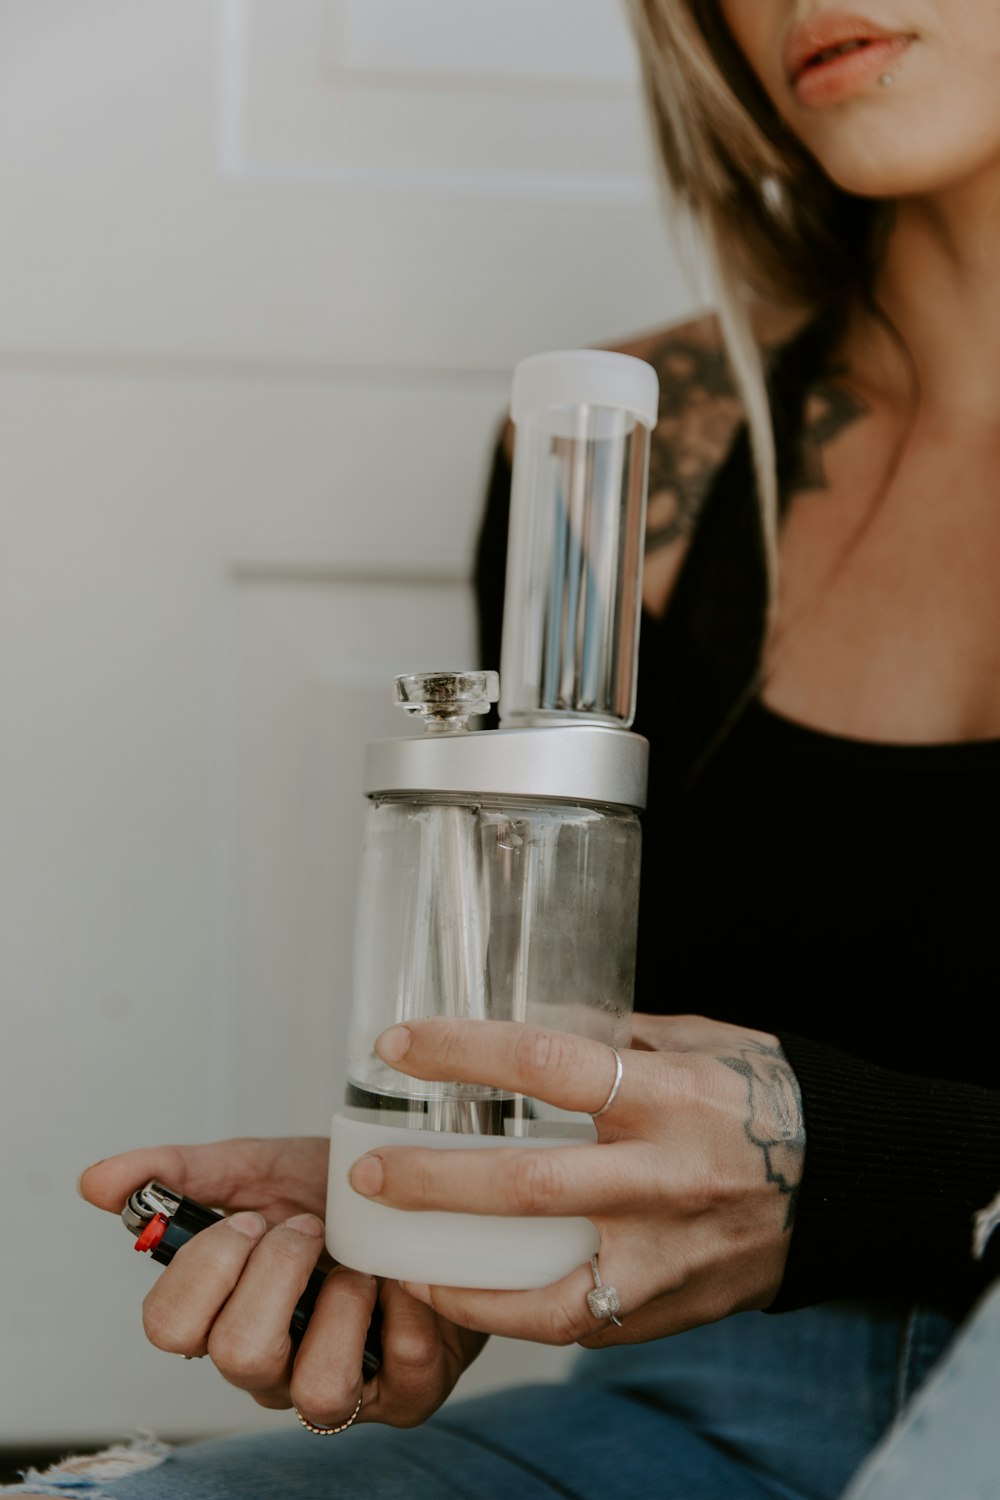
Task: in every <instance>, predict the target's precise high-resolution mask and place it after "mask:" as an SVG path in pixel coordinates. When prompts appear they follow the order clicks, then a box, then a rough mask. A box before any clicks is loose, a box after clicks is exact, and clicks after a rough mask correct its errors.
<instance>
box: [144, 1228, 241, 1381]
mask: <svg viewBox="0 0 1000 1500" xmlns="http://www.w3.org/2000/svg"><path fill="white" fill-rule="evenodd" d="M266 1228H267V1225H266V1223H265V1222H264V1220H263V1219H262V1218H261V1216H260V1214H255V1213H241V1214H235V1215H233V1217H232V1218H230V1219H222V1220H220V1222H219V1223H218V1224H213V1225H211V1227H210V1228H208V1229H205V1230H203V1231H202V1232H201V1233H200V1234H197V1235H195V1237H194V1238H193V1239H191V1240H189V1241H188V1242H187V1244H186V1245H182V1246H181V1248H180V1249H179V1250H178V1251H177V1254H176V1255H175V1256H174V1258H173V1260H172V1261H171V1262H170V1265H169V1266H168V1267H167V1268H166V1270H165V1271H164V1272H163V1274H162V1275H161V1276H159V1277H158V1278H157V1280H156V1281H155V1282H154V1283H153V1285H152V1287H151V1288H150V1290H149V1291H148V1292H147V1293H146V1297H145V1300H144V1302H143V1304H142V1321H143V1327H144V1328H145V1331H146V1337H147V1338H148V1339H149V1341H150V1343H152V1344H155V1345H156V1347H157V1348H158V1349H166V1350H168V1351H169V1352H170V1353H173V1354H187V1355H198V1354H205V1353H207V1350H208V1335H209V1331H210V1329H211V1327H212V1324H213V1323H214V1321H215V1319H216V1317H217V1316H218V1313H219V1310H220V1309H221V1308H222V1307H223V1306H224V1304H225V1302H226V1300H227V1298H228V1297H229V1295H230V1294H231V1292H232V1290H233V1288H234V1287H235V1285H236V1283H237V1281H238V1280H239V1278H240V1276H241V1275H242V1272H243V1269H244V1267H245V1266H246V1263H247V1261H248V1260H249V1259H250V1255H251V1253H252V1251H253V1248H254V1245H255V1244H256V1243H257V1241H258V1240H259V1239H260V1237H261V1236H262V1235H263V1233H264V1231H265V1230H266Z"/></svg>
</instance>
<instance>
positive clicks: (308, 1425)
mask: <svg viewBox="0 0 1000 1500" xmlns="http://www.w3.org/2000/svg"><path fill="white" fill-rule="evenodd" d="M362 1399H363V1398H362V1397H361V1396H359V1397H358V1404H357V1406H356V1407H355V1408H354V1410H353V1411H352V1412H351V1415H350V1416H349V1417H348V1419H347V1421H346V1422H341V1424H340V1426H339V1427H317V1426H316V1424H315V1423H314V1422H310V1421H307V1419H306V1418H305V1417H304V1416H303V1415H302V1413H301V1412H300V1411H299V1409H298V1407H297V1406H293V1407H292V1410H293V1411H294V1413H295V1415H296V1416H297V1417H298V1419H299V1421H300V1422H301V1423H302V1425H303V1427H304V1428H305V1430H306V1432H314V1433H315V1434H316V1436H317V1437H333V1436H334V1434H335V1433H338V1432H346V1431H347V1429H348V1427H350V1426H351V1425H352V1423H353V1422H354V1419H355V1417H356V1416H357V1414H358V1412H359V1411H360V1410H361V1402H362Z"/></svg>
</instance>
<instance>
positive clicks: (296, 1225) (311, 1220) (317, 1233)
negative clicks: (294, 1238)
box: [282, 1214, 325, 1240]
mask: <svg viewBox="0 0 1000 1500" xmlns="http://www.w3.org/2000/svg"><path fill="white" fill-rule="evenodd" d="M282 1228H283V1229H294V1230H295V1233H296V1234H307V1235H309V1236H310V1238H311V1239H314V1240H318V1239H319V1238H320V1237H321V1235H323V1234H324V1233H325V1231H324V1229H323V1221H322V1219H317V1217H316V1215H315V1214H296V1215H295V1217H294V1218H293V1219H286V1220H285V1222H284V1224H283V1225H282Z"/></svg>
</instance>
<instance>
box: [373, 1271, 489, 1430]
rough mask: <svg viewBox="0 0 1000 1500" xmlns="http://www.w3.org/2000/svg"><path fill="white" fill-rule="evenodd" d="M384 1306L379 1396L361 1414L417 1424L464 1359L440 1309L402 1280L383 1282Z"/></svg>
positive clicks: (399, 1423)
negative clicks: (416, 1295)
mask: <svg viewBox="0 0 1000 1500" xmlns="http://www.w3.org/2000/svg"><path fill="white" fill-rule="evenodd" d="M382 1311H383V1318H382V1353H383V1363H382V1369H381V1370H380V1371H379V1375H378V1378H377V1382H375V1383H374V1384H375V1392H374V1393H375V1397H376V1399H375V1400H374V1401H373V1402H372V1404H371V1406H370V1408H369V1407H362V1414H363V1416H364V1417H365V1418H366V1420H370V1421H381V1422H389V1423H391V1424H392V1425H393V1426H394V1427H415V1426H416V1425H417V1424H418V1423H420V1422H423V1421H425V1420H426V1418H427V1417H429V1416H430V1414H431V1413H432V1412H433V1411H435V1410H436V1409H437V1407H438V1406H440V1404H441V1402H442V1401H443V1400H444V1399H445V1397H446V1396H447V1395H448V1393H449V1391H450V1390H451V1388H452V1386H453V1385H454V1384H455V1382H456V1380H457V1379H458V1377H459V1375H460V1374H461V1371H462V1359H461V1356H460V1354H459V1351H458V1349H457V1347H452V1346H450V1345H449V1344H447V1343H446V1342H445V1339H444V1337H443V1331H442V1325H441V1320H440V1319H439V1318H438V1316H437V1314H436V1313H435V1312H434V1311H433V1310H432V1309H431V1308H430V1307H428V1306H427V1305H426V1303H423V1302H417V1301H415V1300H414V1298H412V1297H410V1296H408V1295H407V1294H406V1292H404V1291H403V1289H402V1288H401V1287H400V1286H399V1284H398V1282H386V1283H385V1284H384V1286H383V1290H382ZM451 1332H452V1333H453V1334H454V1333H455V1330H451ZM355 1399H357V1398H355Z"/></svg>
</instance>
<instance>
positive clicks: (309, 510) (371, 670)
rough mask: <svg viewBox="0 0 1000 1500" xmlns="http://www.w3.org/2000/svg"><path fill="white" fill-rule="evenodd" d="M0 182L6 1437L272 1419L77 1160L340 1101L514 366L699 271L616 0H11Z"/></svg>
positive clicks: (539, 1358)
mask: <svg viewBox="0 0 1000 1500" xmlns="http://www.w3.org/2000/svg"><path fill="white" fill-rule="evenodd" d="M0 225H2V228H0V716H2V719H0V871H2V875H0V881H2V884H0V924H2V925H0V943H2V950H0V951H2V968H0V983H2V994H0V1005H2V1027H3V1037H2V1047H0V1070H2V1090H0V1098H2V1101H3V1103H2V1107H3V1121H4V1128H3V1148H2V1149H3V1169H4V1171H3V1185H4V1199H3V1228H2V1236H0V1243H2V1246H3V1251H2V1256H3V1259H2V1277H0V1442H6V1443H13V1442H18V1441H21V1440H22V1439H31V1440H34V1439H37V1440H52V1441H62V1440H64V1439H70V1438H78V1439H84V1438H94V1437H98V1438H99V1437H103V1436H105V1435H114V1434H118V1433H122V1432H125V1431H127V1430H129V1429H130V1428H132V1427H134V1426H141V1425H145V1426H153V1427H157V1428H158V1429H159V1430H160V1431H161V1433H164V1434H167V1435H169V1434H171V1433H194V1432H201V1431H210V1430H218V1429H221V1428H231V1427H236V1426H241V1425H251V1424H256V1425H261V1424H263V1425H268V1426H279V1427H280V1426H283V1425H285V1424H287V1420H288V1418H287V1416H275V1415H274V1414H271V1413H263V1412H260V1411H258V1409H257V1408H256V1407H254V1406H253V1405H252V1404H251V1403H249V1401H248V1400H247V1398H245V1397H243V1396H241V1395H239V1394H238V1393H236V1392H234V1391H230V1390H229V1389H228V1388H226V1387H225V1386H224V1385H223V1384H222V1382H221V1381H219V1380H218V1378H217V1377H216V1376H215V1375H214V1372H213V1371H212V1370H211V1369H210V1368H209V1367H208V1364H207V1362H206V1363H205V1365H190V1364H189V1365H182V1364H181V1363H180V1361H177V1360H174V1359H171V1358H170V1357H168V1356H166V1355H160V1354H157V1353H156V1352H155V1351H153V1350H151V1349H149V1348H148V1346H146V1345H145V1343H144V1341H143V1338H142V1334H141V1330H140V1328H139V1320H138V1303H139V1300H140V1296H141V1294H142V1291H143V1290H144V1288H145V1286H146V1285H148V1282H149V1279H150V1277H151V1276H152V1275H153V1274H155V1272H154V1268H152V1267H151V1266H149V1265H148V1263H146V1262H140V1261H139V1259H138V1258H137V1257H134V1256H131V1255H130V1254H129V1243H130V1242H129V1241H128V1238H127V1236H126V1235H125V1232H124V1230H123V1229H121V1228H120V1227H118V1226H117V1225H116V1224H115V1222H114V1220H112V1219H110V1218H103V1217H102V1216H100V1215H98V1214H97V1213H95V1211H94V1210H92V1209H90V1208H87V1207H86V1206H84V1205H83V1204H82V1203H80V1202H79V1200H78V1199H77V1198H76V1197H75V1196H74V1194H73V1190H72V1184H73V1180H74V1178H75V1176H76V1174H77V1172H78V1171H79V1170H80V1168H81V1167H83V1166H84V1165H86V1163H88V1162H89V1161H91V1160H93V1159H96V1158H98V1157H101V1156H104V1155H107V1154H109V1153H111V1152H114V1151H117V1150H120V1149H123V1148H125V1147H127V1146H130V1145H137V1144H141V1143H145V1142H149V1141H157V1140H166V1139H178V1140H198V1139H209V1138H214V1137H217V1136H223V1135H230V1134H236V1133H241V1132H253V1133H259V1134H267V1133H271V1132H284V1131H292V1130H295V1131H298V1130H302V1129H306V1130H314V1131H317V1132H322V1131H325V1129H326V1127H327V1121H328V1117H329V1113H330V1110H331V1108H332V1107H333V1106H334V1105H335V1104H336V1102H337V1101H338V1099H339V1094H340V1090H341V1087H342V1073H341V1068H340V1059H339V1046H338V1044H339V1038H340V1036H341V1034H342V1028H343V1017H344V1010H345V1005H346V1003H347V997H348V987H349V957H350V932H351V924H352V918H353V887H354V869H355V861H356V854H357V847H358V838H359V833H360V827H361V821H362V815H363V806H362V799H361V797H360V791H359V787H360V763H361V761H360V757H361V747H362V745H363V742H364V741H365V740H366V739H367V738H370V737H372V736H373V735H375V734H378V733H385V732H389V731H390V730H391V729H392V728H393V727H394V726H393V725H392V724H391V718H390V715H391V710H390V709H389V708H388V707H387V703H386V700H387V685H388V682H389V679H390V678H391V677H392V676H393V675H395V674H396V673H397V672H401V671H405V670H408V669H411V668H414V667H422V666H426V665H442V664H444V665H449V664H451V663H453V662H455V661H456V658H457V657H461V658H463V659H464V660H468V659H470V657H471V654H472V623H471V621H472V616H471V600H470V595H469V590H468V587H467V583H466V579H467V575H468V570H469V564H470V558H471V551H472V545H473V540H474V536H475V531H476V525H477V520H478V510H479V503H480V499H481V495H482V490H483V484H484V479H485V473H486V465H487V461H488V455H489V449H490V445H491V441H492V435H493V433H494V431H495V429H496V426H497V423H498V420H499V419H500V417H501V416H502V414H503V412H504V407H505V401H506V397H507V392H508V388H509V377H510V370H511V367H512V365H513V363H514V362H515V361H516V360H517V359H518V358H520V357H522V356H523V355H525V354H528V353H531V352H534V351H536V350H539V349H543V348H554V347H561V346H569V345H577V344H582V343H590V342H599V341H606V340H612V339H615V338H621V337H624V336H627V335H628V334H630V333H632V332H637V331H640V330H642V329H644V328H647V327H651V326H654V325H656V324H659V323H664V322H667V321H669V320H670V319H672V318H674V317H677V316H679V315H681V314H682V313H684V312H685V311H687V310H688V309H689V308H690V307H691V306H692V304H693V301H694V298H693V295H692V293H691V292H689V290H688V289H687V288H686V287H685V285H684V283H683V280H682V277H681V275H680V272H679V269H678V266H677V262H676V258H675V256H674V255H673V253H672V251H671V248H670V245H669V241H668V238H667V236H666V233H665V230H664V228H663V226H662V224H661V222H660V218H659V214H658V210H657V205H656V200H655V193H654V190H653V187H652V183H651V178H650V173H649V168H648V161H647V156H646V149H645V146H644V143H643V130H642V125H641V120H640V109H639V105H638V101H637V92H636V80H635V68H634V60H633V58H632V54H631V49H630V42H629V39H628V37H627V34H626V32H625V29H624V26H623V23H622V21H621V18H620V16H619V14H618V10H617V6H616V4H615V0H217V3H211V0H0ZM561 1363H562V1360H561V1357H559V1356H553V1355H551V1354H550V1353H544V1352H542V1353H539V1352H537V1351H533V1350H531V1349H530V1348H529V1347H528V1346H510V1345H508V1346H503V1345H498V1346H497V1348H496V1349H495V1350H491V1351H490V1352H489V1353H488V1354H487V1356H485V1357H484V1359H483V1361H482V1362H481V1363H480V1365H479V1366H477V1367H476V1369H475V1370H474V1371H473V1372H472V1374H471V1375H470V1377H469V1387H470V1389H471V1388H481V1387H482V1386H483V1385H484V1384H490V1383H495V1382H497V1381H500V1380H505V1379H509V1378H511V1377H512V1376H513V1375H514V1374H517V1373H525V1372H529V1371H530V1372H531V1373H540V1374H542V1375H546V1374H552V1373H554V1372H555V1371H556V1370H558V1369H559V1368H560V1367H561Z"/></svg>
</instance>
